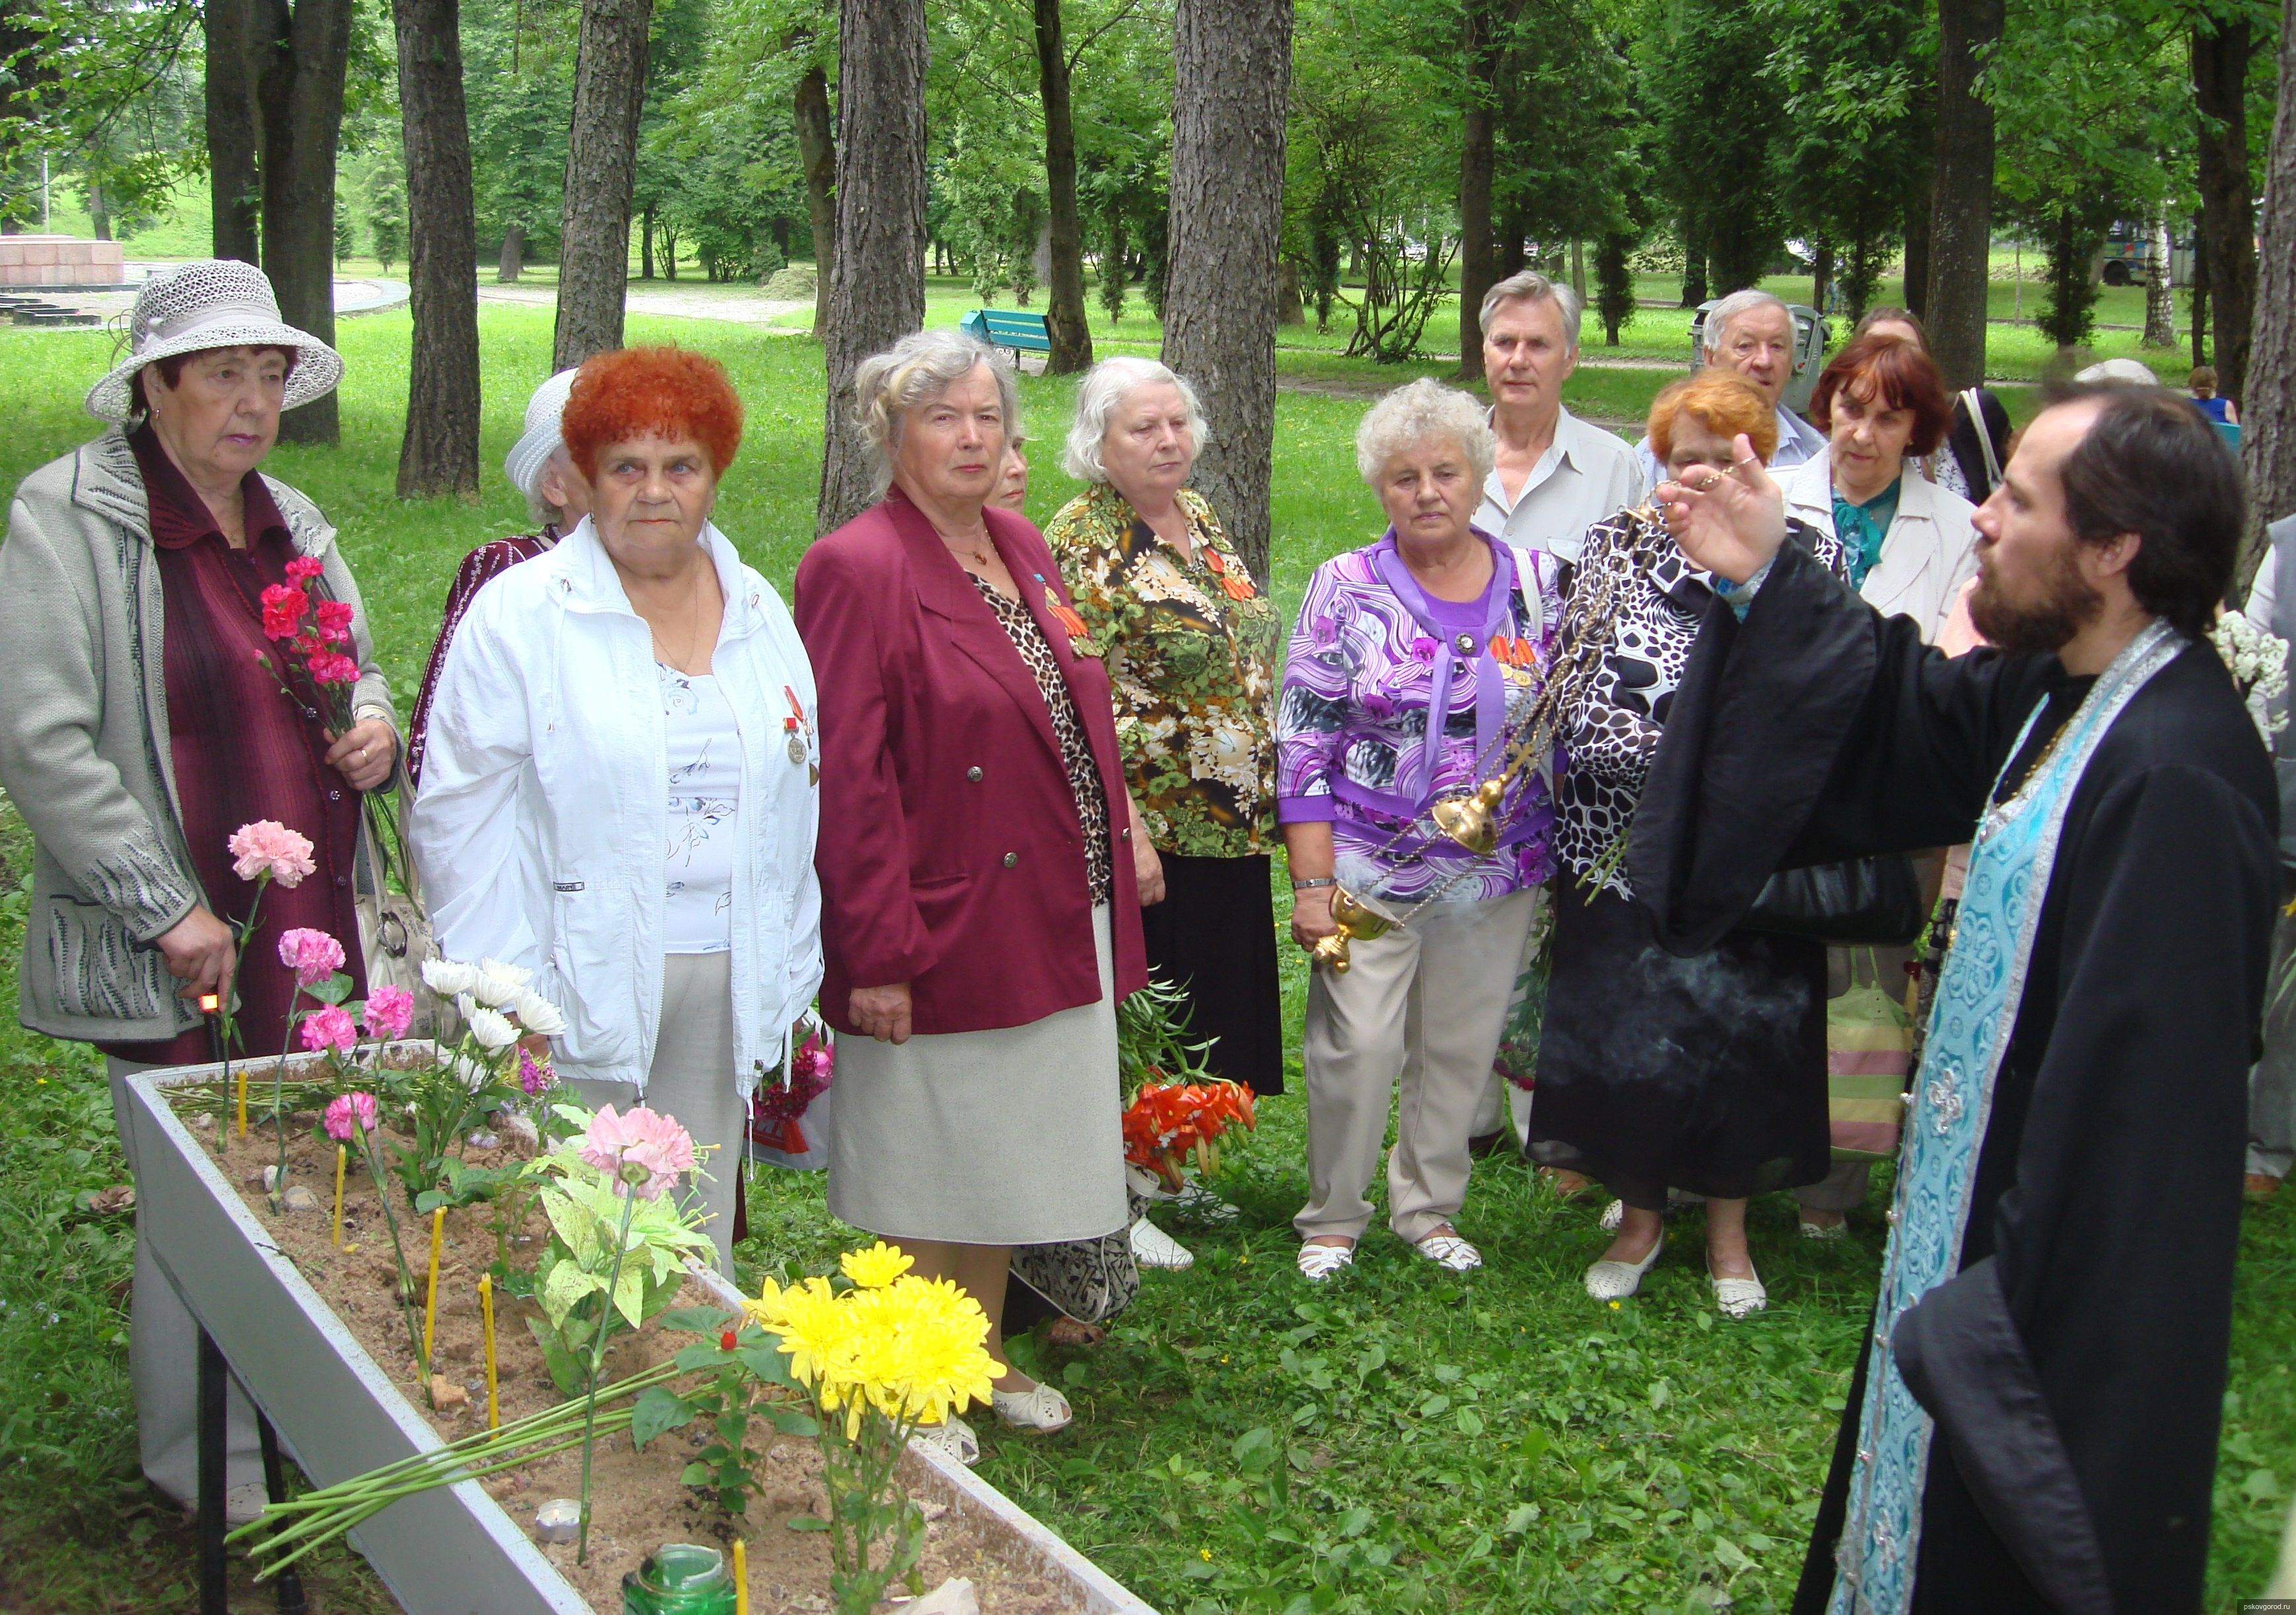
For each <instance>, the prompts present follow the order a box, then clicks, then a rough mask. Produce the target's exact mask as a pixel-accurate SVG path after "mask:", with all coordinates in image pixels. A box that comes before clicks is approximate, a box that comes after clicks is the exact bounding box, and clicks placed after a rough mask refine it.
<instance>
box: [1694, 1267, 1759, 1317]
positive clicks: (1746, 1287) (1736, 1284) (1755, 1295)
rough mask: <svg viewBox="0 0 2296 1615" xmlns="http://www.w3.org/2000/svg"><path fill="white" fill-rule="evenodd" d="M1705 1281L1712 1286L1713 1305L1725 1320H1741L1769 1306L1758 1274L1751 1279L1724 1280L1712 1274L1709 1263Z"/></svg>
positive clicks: (1712, 1269)
mask: <svg viewBox="0 0 2296 1615" xmlns="http://www.w3.org/2000/svg"><path fill="white" fill-rule="evenodd" d="M1706 1277H1707V1281H1709V1282H1710V1283H1711V1284H1712V1285H1713V1286H1714V1304H1715V1306H1718V1307H1720V1308H1721V1309H1722V1315H1723V1316H1724V1317H1726V1318H1743V1317H1744V1316H1746V1315H1747V1314H1749V1313H1757V1312H1760V1311H1761V1310H1762V1309H1763V1308H1764V1307H1766V1306H1768V1305H1769V1304H1770V1292H1769V1291H1768V1290H1765V1289H1763V1288H1762V1281H1761V1277H1760V1275H1759V1274H1757V1275H1755V1276H1754V1277H1753V1278H1751V1279H1725V1278H1721V1277H1719V1276H1718V1275H1717V1274H1716V1273H1715V1272H1714V1265H1713V1264H1712V1263H1711V1262H1709V1263H1708V1264H1707V1266H1706Z"/></svg>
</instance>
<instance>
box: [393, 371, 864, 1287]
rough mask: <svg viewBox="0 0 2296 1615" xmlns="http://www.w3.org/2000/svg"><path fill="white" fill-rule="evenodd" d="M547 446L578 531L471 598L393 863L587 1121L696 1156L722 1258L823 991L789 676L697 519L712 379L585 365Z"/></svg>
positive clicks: (714, 406)
mask: <svg viewBox="0 0 2296 1615" xmlns="http://www.w3.org/2000/svg"><path fill="white" fill-rule="evenodd" d="M562 432H563V433H564V437H565V441H566V450H567V453H568V455H569V456H570V457H571V458H572V460H573V462H574V465H575V468H576V469H577V470H578V471H579V472H580V473H581V474H582V477H583V480H584V481H585V482H587V483H588V485H589V487H590V489H591V490H592V502H591V507H590V514H589V515H588V516H587V517H586V518H585V519H584V520H583V521H582V522H580V523H578V524H577V525H576V527H575V529H574V531H571V532H570V533H568V534H567V535H566V537H565V538H564V539H563V540H561V541H560V542H559V544H558V546H557V548H554V549H553V550H551V551H550V552H549V553H548V554H546V555H545V556H539V557H537V558H536V559H535V560H533V561H530V562H528V563H526V564H522V565H519V566H514V567H512V568H510V569H509V570H508V571H506V572H504V573H503V574H502V575H501V576H499V577H497V578H496V579H495V580H494V581H492V582H490V583H488V584H487V585H486V586H485V587H484V588H483V589H480V591H479V593H478V596H477V597H476V598H475V599H473V600H472V601H471V606H470V610H469V613H468V614H466V615H465V616H464V618H463V622H462V626H461V628H460V629H459V630H458V631H457V632H456V633H455V638H454V639H453V641H452V642H451V644H450V645H449V647H448V649H447V662H446V666H445V668H444V669H443V670H442V671H441V672H440V675H439V695H438V699H437V703H436V705H435V707H434V709H433V711H432V713H431V719H430V738H429V748H430V757H429V761H428V762H427V763H426V765H425V767H424V769H423V772H422V794H421V795H420V796H418V797H417V798H416V801H415V806H414V851H415V856H416V858H417V860H418V861H419V862H420V864H421V867H422V878H423V880H424V882H425V884H426V886H427V887H428V889H429V894H430V900H431V905H432V906H431V919H432V921H433V923H434V924H435V925H436V927H437V928H438V937H439V950H440V952H443V953H445V954H446V955H447V957H448V958H449V959H455V960H481V959H493V960H503V961H504V962H506V963H508V964H511V965H512V966H515V967H516V968H520V969H522V970H526V971H529V972H532V975H533V984H532V985H533V986H534V988H535V990H536V991H537V992H538V993H540V994H541V995H542V996H543V997H544V998H545V999H547V1000H549V1001H551V1002H552V1003H553V1004H555V1005H556V1006H557V1008H558V1010H559V1013H560V1016H561V1018H562V1020H563V1023H564V1024H563V1025H562V1026H558V1027H556V1028H554V1029H553V1034H552V1036H551V1040H550V1041H551V1046H552V1051H553V1054H554V1056H555V1057H556V1062H557V1067H558V1071H559V1075H561V1076H562V1077H564V1078H566V1079H568V1080H569V1081H570V1082H571V1083H573V1084H574V1085H575V1087H576V1089H577V1091H578V1092H579V1093H580V1094H581V1095H582V1098H583V1100H584V1101H585V1102H586V1103H588V1104H590V1105H592V1106H603V1105H607V1104H614V1105H618V1106H622V1107H627V1106H630V1105H633V1104H638V1103H643V1104H644V1105H646V1106H647V1107H648V1108H651V1109H653V1110H655V1111H657V1112H663V1113H668V1114H670V1115H673V1116H676V1119H677V1120H678V1121H679V1122H680V1123H682V1124H683V1125H685V1129H686V1130H687V1131H688V1132H689V1133H692V1134H693V1139H694V1141H695V1143H696V1144H699V1145H703V1146H709V1147H713V1148H714V1149H717V1155H716V1156H715V1158H714V1159H713V1160H712V1161H711V1162H710V1164H709V1168H708V1171H707V1174H706V1175H703V1176H702V1177H701V1181H700V1182H699V1184H698V1185H697V1190H698V1192H699V1193H700V1195H701V1199H702V1202H703V1204H704V1206H705V1207H706V1208H707V1210H708V1212H709V1223H708V1224H707V1228H708V1231H709V1234H710V1236H711V1237H712V1238H713V1239H714V1240H716V1241H717V1257H718V1262H719V1265H721V1266H727V1265H728V1259H729V1257H730V1253H731V1247H732V1232H733V1220H734V1185H735V1184H736V1182H738V1181H739V1177H740V1174H741V1160H742V1139H743V1137H744V1134H745V1132H746V1119H747V1118H746V1111H747V1100H748V1096H749V1095H750V1093H751V1092H754V1091H755V1089H756V1088H757V1085H758V1083H759V1082H760V1081H762V1080H764V1079H766V1078H767V1076H768V1075H771V1074H772V1073H774V1072H775V1071H777V1070H779V1069H780V1068H781V1067H782V1066H783V1062H784V1061H785V1060H786V1059H787V1058H788V1053H789V1050H788V1039H789V1029H790V1027H791V1025H792V1024H793V1023H794V1022H795V1021H796V1020H797V1018H799V1015H800V1014H802V1013H803V1012H804V1010H805V1009H806V1006H807V1005H808V1003H810V1002H811V1001H812V999H813V994H814V992H815V989H816V987H817V986H818V985H820V981H821V923H820V916H821V900H820V887H819V886H818V884H817V883H816V880H815V878H814V873H813V841H814V832H815V828H816V822H817V820H818V813H817V810H816V803H817V800H818V793H817V791H816V781H817V779H818V773H817V769H818V761H819V754H818V753H817V751H816V747H815V724H816V708H815V704H814V685H813V672H812V668H811V666H810V664H809V663H808V661H807V659H806V654H805V647H804V646H803V645H802V644H801V643H800V642H799V639H798V635H797V628H796V625H795V624H794V623H793V622H791V620H790V614H789V612H788V609H787V608H786V607H785V606H783V604H782V600H781V597H780V596H779V595H777V594H775V592H774V590H773V589H772V587H771V586H770V585H768V584H767V582H766V581H765V579H763V578H762V577H760V576H758V573H756V572H754V571H752V570H751V569H750V568H749V567H747V566H745V565H743V564H742V560H741V557H740V556H737V555H736V554H735V553H734V547H733V545H732V544H731V543H729V542H728V541H727V540H726V535H725V534H723V533H721V532H719V531H717V528H716V527H714V526H712V525H711V524H710V522H709V511H710V507H711V505H712V504H713V503H714V501H715V500H716V498H717V479H718V478H719V477H720V476H721V475H723V474H724V473H725V470H726V466H729V465H730V464H732V462H733V459H734V451H735V450H736V449H739V448H740V446H741V441H742V406H741V401H740V400H738V399H736V398H735V397H734V389H733V387H732V385H731V384H730V383H728V382H727V381H726V373H725V372H724V371H723V370H721V369H720V368H719V367H717V364H715V363H714V362H713V361H711V360H709V359H708V358H703V357H702V356H701V355H700V354H697V353H689V352H685V351H684V350H679V349H676V348H633V349H627V350H620V351H618V352H612V353H601V354H599V355H597V356H596V357H595V358H592V359H590V360H589V361H588V362H587V363H586V364H585V365H584V366H583V367H582V368H581V370H580V372H579V373H578V375H576V376H575V378H574V387H573V391H572V393H571V394H570V396H569V397H568V399H567V401H566V411H565V415H564V417H563V423H562ZM657 848H659V849H660V855H659V857H657V855H656V853H655V851H654V849H657ZM728 1270H729V1271H730V1267H729V1268H728Z"/></svg>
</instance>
